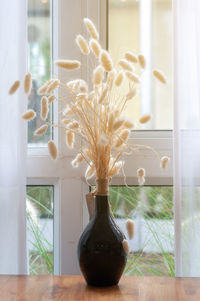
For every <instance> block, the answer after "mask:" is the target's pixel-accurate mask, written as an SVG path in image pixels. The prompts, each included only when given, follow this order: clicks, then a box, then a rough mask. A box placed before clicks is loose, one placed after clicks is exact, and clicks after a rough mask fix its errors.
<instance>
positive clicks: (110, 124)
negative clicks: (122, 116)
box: [108, 113, 115, 133]
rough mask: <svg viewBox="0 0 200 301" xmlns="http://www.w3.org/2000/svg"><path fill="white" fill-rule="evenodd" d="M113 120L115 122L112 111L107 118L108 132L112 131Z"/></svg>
mask: <svg viewBox="0 0 200 301" xmlns="http://www.w3.org/2000/svg"><path fill="white" fill-rule="evenodd" d="M114 122H115V116H114V114H113V113H111V114H110V116H109V120H108V132H109V133H112V131H113V125H114Z"/></svg>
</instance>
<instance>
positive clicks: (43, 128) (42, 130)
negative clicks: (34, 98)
mask: <svg viewBox="0 0 200 301" xmlns="http://www.w3.org/2000/svg"><path fill="white" fill-rule="evenodd" d="M47 129H48V125H47V124H43V125H41V126H40V127H39V128H38V129H37V130H36V131H35V132H34V135H35V136H40V135H44V134H45V133H46V131H47Z"/></svg>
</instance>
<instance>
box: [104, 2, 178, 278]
mask: <svg viewBox="0 0 200 301" xmlns="http://www.w3.org/2000/svg"><path fill="white" fill-rule="evenodd" d="M108 49H109V50H110V52H111V53H112V56H114V61H115V62H117V61H118V60H119V59H121V58H123V57H122V55H123V53H124V52H125V51H132V52H134V53H135V54H138V53H141V54H143V55H144V56H145V57H146V61H147V62H146V69H145V70H144V72H142V76H141V84H140V93H138V95H137V97H136V98H134V99H133V100H131V101H130V102H129V103H128V105H127V108H126V113H125V114H126V116H128V117H129V118H131V119H132V120H134V121H136V123H137V121H138V120H139V117H140V116H141V115H143V114H147V113H150V114H152V116H153V118H152V121H151V122H150V123H149V124H147V125H144V126H141V127H140V128H139V127H137V131H133V132H132V136H131V139H132V142H133V143H134V144H140V145H141V144H142V145H149V146H151V147H153V148H154V149H155V150H156V151H157V152H158V154H159V156H163V155H167V156H169V157H170V158H172V136H171V131H170V130H171V129H172V118H173V107H172V2H171V0H164V1H160V0H148V1H143V0H140V1H136V0H116V1H115V0H109V1H108ZM154 68H158V69H161V70H162V71H164V73H165V74H166V76H167V78H168V84H167V85H166V86H164V85H162V84H160V83H159V82H157V81H156V80H155V78H153V76H152V69H154ZM136 72H139V68H138V66H137V65H136ZM124 89H127V87H124ZM138 130H139V131H138ZM147 130H148V131H147ZM139 167H144V168H145V169H146V175H147V179H146V183H145V186H144V187H138V186H136V185H137V179H136V170H137V168H139ZM124 169H125V175H126V179H124V177H123V175H121V176H119V177H118V178H116V179H114V180H113V181H112V182H113V185H115V184H116V185H118V186H113V187H112V188H111V204H112V208H113V211H114V214H115V217H116V219H117V222H118V224H119V225H120V226H121V227H122V229H124V231H125V219H126V218H132V219H133V220H134V223H135V237H134V239H133V241H130V251H131V254H130V258H129V260H128V264H127V267H126V270H125V274H127V275H157V276H174V275H175V268H174V220H173V201H172V186H171V185H172V170H171V168H170V167H168V169H167V170H166V171H165V172H162V171H161V170H160V168H159V161H158V158H157V157H156V155H155V154H153V153H151V151H150V150H148V151H147V150H146V151H144V152H142V153H141V154H140V155H139V154H133V155H131V156H127V157H126V163H125V168H124ZM126 183H127V184H128V185H129V187H126V186H122V185H125V184H126Z"/></svg>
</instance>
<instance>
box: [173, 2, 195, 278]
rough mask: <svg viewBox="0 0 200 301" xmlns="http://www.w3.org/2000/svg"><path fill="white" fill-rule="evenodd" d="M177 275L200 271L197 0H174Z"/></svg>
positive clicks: (192, 273) (193, 273)
mask: <svg viewBox="0 0 200 301" xmlns="http://www.w3.org/2000/svg"><path fill="white" fill-rule="evenodd" d="M174 68H175V69H174V162H175V163H174V201H175V245H176V250H175V261H176V275H177V276H187V277H195V276H200V1H197V0H174Z"/></svg>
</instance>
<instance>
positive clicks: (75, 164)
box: [72, 153, 84, 168]
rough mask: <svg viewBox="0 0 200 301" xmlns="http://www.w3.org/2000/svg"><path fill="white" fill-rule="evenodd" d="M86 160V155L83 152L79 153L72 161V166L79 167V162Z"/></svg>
mask: <svg viewBox="0 0 200 301" xmlns="http://www.w3.org/2000/svg"><path fill="white" fill-rule="evenodd" d="M83 160H84V157H83V155H82V154H80V153H78V154H77V155H76V157H75V158H74V160H73V161H72V166H73V167H74V168H77V167H78V166H79V164H80V163H81V162H82V161H83Z"/></svg>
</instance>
